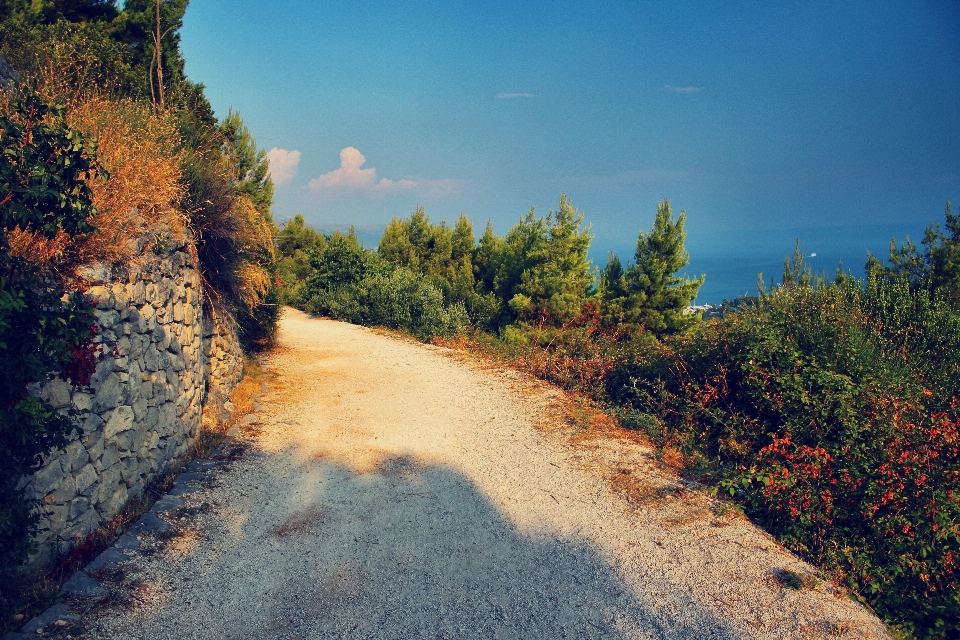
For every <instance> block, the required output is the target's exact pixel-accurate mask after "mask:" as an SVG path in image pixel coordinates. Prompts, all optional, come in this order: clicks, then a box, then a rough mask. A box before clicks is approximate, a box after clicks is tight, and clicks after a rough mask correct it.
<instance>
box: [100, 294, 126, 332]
mask: <svg viewBox="0 0 960 640" xmlns="http://www.w3.org/2000/svg"><path fill="white" fill-rule="evenodd" d="M111 297H112V296H111ZM110 306H111V308H110V309H106V310H101V309H95V310H94V312H93V315H94V316H95V317H96V319H97V324H98V325H100V326H101V327H103V328H104V329H109V328H111V327H112V326H113V325H115V324H117V323H118V322H120V314H119V313H118V312H117V310H116V309H114V308H112V307H113V306H114V305H113V304H111V305H110Z"/></svg>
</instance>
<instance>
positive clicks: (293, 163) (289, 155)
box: [267, 147, 300, 186]
mask: <svg viewBox="0 0 960 640" xmlns="http://www.w3.org/2000/svg"><path fill="white" fill-rule="evenodd" d="M267 160H269V161H270V177H271V178H273V184H275V185H277V186H280V185H281V184H286V183H287V182H290V181H291V180H293V177H294V176H295V175H297V165H299V164H300V152H299V151H287V150H286V149H278V148H277V147H274V148H273V149H270V151H267Z"/></svg>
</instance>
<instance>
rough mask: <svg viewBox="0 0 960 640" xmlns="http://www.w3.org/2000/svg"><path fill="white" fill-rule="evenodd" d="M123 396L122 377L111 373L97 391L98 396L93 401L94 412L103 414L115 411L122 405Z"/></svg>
mask: <svg viewBox="0 0 960 640" xmlns="http://www.w3.org/2000/svg"><path fill="white" fill-rule="evenodd" d="M111 369H112V365H111ZM122 396H123V389H122V388H121V385H120V377H119V376H118V375H117V374H115V373H113V372H112V371H111V373H110V374H109V375H108V376H107V377H106V379H105V380H104V381H103V384H101V385H100V388H99V389H97V394H96V397H95V398H94V401H93V410H94V411H95V412H97V413H101V412H103V411H107V410H109V409H113V408H114V407H116V406H117V405H118V404H119V403H120V400H121V398H122Z"/></svg>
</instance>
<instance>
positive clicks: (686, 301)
mask: <svg viewBox="0 0 960 640" xmlns="http://www.w3.org/2000/svg"><path fill="white" fill-rule="evenodd" d="M685 222H686V213H685V212H683V211H681V212H680V215H679V216H677V219H676V220H674V219H673V213H672V209H671V207H670V201H669V200H663V201H661V202H660V204H659V205H658V206H657V217H656V219H655V221H654V223H653V228H652V229H651V230H650V233H649V234H647V233H644V231H643V230H641V231H640V233H639V234H638V237H637V250H636V253H635V254H634V259H635V261H636V262H635V264H633V265H628V266H627V268H626V269H625V270H624V271H623V275H622V276H620V278H619V279H618V278H616V273H617V271H618V270H619V269H620V268H622V267H620V261H619V259H618V258H616V256H613V259H612V260H611V262H608V265H607V270H606V272H605V274H604V277H605V279H606V283H605V284H604V285H603V288H604V292H603V294H602V296H601V303H602V304H601V308H602V310H603V313H604V317H605V319H606V321H607V322H610V323H613V324H620V325H623V326H624V327H626V328H629V329H632V330H634V331H640V330H646V331H649V332H651V333H653V334H654V335H656V336H662V335H665V334H671V333H677V332H679V331H682V330H684V329H686V328H687V327H689V326H690V324H691V323H692V322H693V321H694V320H695V316H692V315H689V314H687V313H686V309H687V307H688V306H689V305H690V303H691V302H692V301H693V300H694V298H696V297H697V291H699V289H700V286H701V285H702V284H703V281H704V276H700V277H699V278H697V279H694V280H691V279H689V278H680V277H678V276H677V275H676V273H677V272H678V271H679V270H680V269H682V268H683V267H685V266H687V264H688V263H689V262H690V255H689V254H688V253H687V250H686V248H685V247H684V241H685V240H686V235H687V234H686V233H685V232H684V230H683V225H684V223H685ZM618 280H619V281H618Z"/></svg>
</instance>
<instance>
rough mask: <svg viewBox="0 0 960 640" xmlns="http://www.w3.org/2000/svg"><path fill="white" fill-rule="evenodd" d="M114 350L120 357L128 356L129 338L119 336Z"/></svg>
mask: <svg viewBox="0 0 960 640" xmlns="http://www.w3.org/2000/svg"><path fill="white" fill-rule="evenodd" d="M114 349H115V350H116V352H117V353H119V354H120V355H121V356H128V355H130V338H129V337H127V336H121V337H120V339H118V340H117V346H116V347H114Z"/></svg>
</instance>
